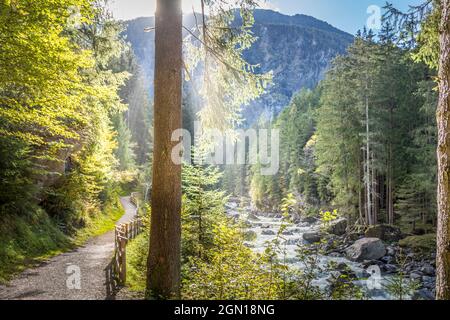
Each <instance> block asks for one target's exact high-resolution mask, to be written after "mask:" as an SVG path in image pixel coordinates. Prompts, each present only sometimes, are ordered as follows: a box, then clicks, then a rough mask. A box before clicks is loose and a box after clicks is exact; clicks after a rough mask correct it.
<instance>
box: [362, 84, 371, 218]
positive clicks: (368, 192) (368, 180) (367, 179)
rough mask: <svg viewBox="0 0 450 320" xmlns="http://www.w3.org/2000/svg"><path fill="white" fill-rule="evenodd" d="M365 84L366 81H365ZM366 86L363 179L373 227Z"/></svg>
mask: <svg viewBox="0 0 450 320" xmlns="http://www.w3.org/2000/svg"><path fill="white" fill-rule="evenodd" d="M366 82H368V80H367V79H366ZM368 90H369V88H368V84H367V83H366V97H365V100H366V177H365V179H364V180H365V184H366V197H367V201H366V205H367V216H368V223H369V225H373V216H372V199H371V196H372V190H371V184H372V181H371V178H370V161H371V157H370V131H369V130H370V128H369V97H368V96H367V94H368Z"/></svg>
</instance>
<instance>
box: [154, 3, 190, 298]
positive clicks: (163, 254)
mask: <svg viewBox="0 0 450 320" xmlns="http://www.w3.org/2000/svg"><path fill="white" fill-rule="evenodd" d="M155 51H156V52H155V82H154V85H155V106H154V149H153V183H152V199H151V200H152V214H151V228H150V251H149V257H148V263H147V267H148V274H147V296H149V297H151V298H156V299H171V298H179V296H180V265H181V261H180V260H181V257H180V242H181V166H180V165H176V164H175V163H174V162H173V161H172V159H171V153H172V148H173V147H175V146H176V144H178V143H179V142H178V141H175V142H172V141H171V136H172V133H173V131H174V130H177V129H180V128H181V127H182V113H181V102H182V101H181V99H182V11H181V0H158V2H157V11H156V29H155Z"/></svg>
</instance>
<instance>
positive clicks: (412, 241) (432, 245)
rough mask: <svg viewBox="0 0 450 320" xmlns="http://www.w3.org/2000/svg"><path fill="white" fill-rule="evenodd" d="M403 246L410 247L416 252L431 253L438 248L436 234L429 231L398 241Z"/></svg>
mask: <svg viewBox="0 0 450 320" xmlns="http://www.w3.org/2000/svg"><path fill="white" fill-rule="evenodd" d="M398 244H399V245H400V246H401V247H403V248H410V249H412V250H414V251H416V252H423V253H429V252H434V251H435V250H436V234H435V233H429V234H424V235H421V236H410V237H406V238H405V239H402V240H400V241H399V243H398Z"/></svg>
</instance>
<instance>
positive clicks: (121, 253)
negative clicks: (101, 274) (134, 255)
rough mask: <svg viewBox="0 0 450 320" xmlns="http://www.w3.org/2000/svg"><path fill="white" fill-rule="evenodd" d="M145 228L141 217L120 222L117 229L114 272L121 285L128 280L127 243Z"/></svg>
mask: <svg viewBox="0 0 450 320" xmlns="http://www.w3.org/2000/svg"><path fill="white" fill-rule="evenodd" d="M142 229H143V223H142V219H141V218H135V219H133V220H132V221H130V222H127V223H123V224H120V225H118V226H116V229H115V251H114V259H113V265H112V267H113V274H114V277H115V279H116V281H117V282H118V284H120V285H124V284H125V283H126V281H127V243H128V241H130V240H132V239H134V238H136V236H137V235H138V234H139V233H141V231H142Z"/></svg>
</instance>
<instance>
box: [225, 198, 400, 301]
mask: <svg viewBox="0 0 450 320" xmlns="http://www.w3.org/2000/svg"><path fill="white" fill-rule="evenodd" d="M248 209H249V208H246V209H245V210H239V209H238V205H237V204H236V203H229V204H228V205H227V214H228V216H230V217H233V218H235V219H239V220H241V221H245V222H246V224H247V225H249V228H248V229H247V230H248V231H253V232H254V233H255V234H256V239H255V240H254V241H249V242H247V243H246V244H247V245H248V246H249V247H250V248H252V250H253V251H254V252H256V253H263V252H264V250H265V249H266V247H267V242H270V241H272V240H274V239H275V238H276V237H277V233H278V230H279V228H280V227H281V225H282V224H283V221H282V218H272V217H268V216H271V215H262V214H251V215H250V214H249V213H248V212H250V210H248ZM318 228H319V225H318V224H308V223H306V222H302V223H299V224H296V225H290V226H288V227H287V228H286V229H285V231H284V232H283V236H282V238H283V240H282V241H284V244H283V248H284V250H285V253H284V254H283V257H282V259H283V260H284V261H286V264H287V265H289V266H290V267H291V268H297V269H302V268H303V267H304V265H303V263H302V262H301V261H299V259H298V257H297V250H298V248H299V245H300V246H302V245H307V243H306V242H305V241H304V240H303V234H304V233H310V232H314V231H317V230H318ZM267 233H271V234H270V235H269V234H267ZM317 258H318V266H319V267H320V271H319V272H318V277H317V279H315V280H314V283H313V284H314V285H316V286H318V287H320V288H321V289H325V288H326V287H328V286H329V284H330V283H329V281H328V279H329V278H330V276H331V274H330V273H331V272H332V270H331V271H330V270H327V268H326V266H327V265H328V264H329V263H330V262H335V263H336V264H340V263H345V264H346V265H347V266H348V267H349V268H350V269H351V270H352V271H353V273H354V274H355V275H356V277H357V278H356V280H354V281H353V282H354V283H355V284H356V285H358V286H360V287H361V288H362V289H363V291H364V292H365V293H366V295H367V296H368V297H369V298H370V299H373V300H386V299H392V297H391V296H390V295H389V294H388V293H387V292H386V290H384V289H383V288H384V287H383V286H384V285H385V284H386V283H387V282H386V279H387V277H388V276H385V275H382V274H381V275H379V276H378V277H377V276H376V275H375V277H377V278H376V280H375V278H370V277H368V274H367V272H366V270H365V268H364V266H363V265H362V264H361V263H357V262H354V261H351V260H349V259H347V258H346V257H344V256H338V255H333V254H332V255H328V256H326V255H319V256H318V257H317ZM374 281H379V285H381V289H380V287H378V288H376V286H375V288H374V285H373V284H374V283H375V282H374Z"/></svg>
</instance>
